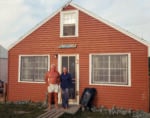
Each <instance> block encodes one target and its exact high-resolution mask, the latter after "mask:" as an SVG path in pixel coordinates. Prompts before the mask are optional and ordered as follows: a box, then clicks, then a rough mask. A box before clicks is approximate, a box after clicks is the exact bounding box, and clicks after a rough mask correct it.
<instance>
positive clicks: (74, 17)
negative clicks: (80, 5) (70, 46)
mask: <svg viewBox="0 0 150 118" xmlns="http://www.w3.org/2000/svg"><path fill="white" fill-rule="evenodd" d="M77 36H78V11H77V10H70V11H62V12H61V13H60V37H77Z"/></svg>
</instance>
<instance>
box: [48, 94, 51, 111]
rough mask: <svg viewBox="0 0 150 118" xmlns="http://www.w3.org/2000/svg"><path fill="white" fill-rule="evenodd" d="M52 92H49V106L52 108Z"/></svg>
mask: <svg viewBox="0 0 150 118" xmlns="http://www.w3.org/2000/svg"><path fill="white" fill-rule="evenodd" d="M51 99H52V93H48V108H49V109H51V101H52V100H51Z"/></svg>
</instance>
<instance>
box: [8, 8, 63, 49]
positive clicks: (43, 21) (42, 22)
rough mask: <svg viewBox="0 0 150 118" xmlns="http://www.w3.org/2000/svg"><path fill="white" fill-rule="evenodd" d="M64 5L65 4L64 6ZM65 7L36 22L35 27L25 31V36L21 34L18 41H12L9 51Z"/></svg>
mask: <svg viewBox="0 0 150 118" xmlns="http://www.w3.org/2000/svg"><path fill="white" fill-rule="evenodd" d="M63 7H64V6H63ZM63 7H61V8H59V9H58V10H56V11H55V12H53V13H52V14H51V15H49V16H48V17H46V18H45V19H44V20H42V21H40V22H39V23H38V24H36V25H35V26H34V27H33V28H31V29H30V30H29V31H28V32H27V33H25V34H24V35H23V36H21V37H20V38H19V39H18V40H17V41H15V42H14V43H12V44H11V45H10V46H9V47H8V51H9V50H11V49H12V48H13V47H15V46H16V45H17V44H18V43H20V42H21V41H22V40H23V39H24V38H26V37H27V36H28V35H30V34H31V33H33V32H34V31H35V30H37V29H38V28H39V27H41V26H42V25H43V24H45V23H46V22H47V21H49V20H50V19H51V18H53V17H54V16H55V15H56V14H57V13H59V12H60V11H61V10H62V9H63Z"/></svg>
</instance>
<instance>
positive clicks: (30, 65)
mask: <svg viewBox="0 0 150 118" xmlns="http://www.w3.org/2000/svg"><path fill="white" fill-rule="evenodd" d="M47 70H48V56H22V57H21V67H20V80H21V81H44V75H45V73H46V72H47Z"/></svg>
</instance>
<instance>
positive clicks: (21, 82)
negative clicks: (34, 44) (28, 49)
mask: <svg viewBox="0 0 150 118" xmlns="http://www.w3.org/2000/svg"><path fill="white" fill-rule="evenodd" d="M23 56H48V69H49V67H50V55H48V54H42V55H19V65H18V66H19V67H18V82H19V83H41V84H45V82H32V81H20V68H21V57H23ZM43 78H44V77H43Z"/></svg>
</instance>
